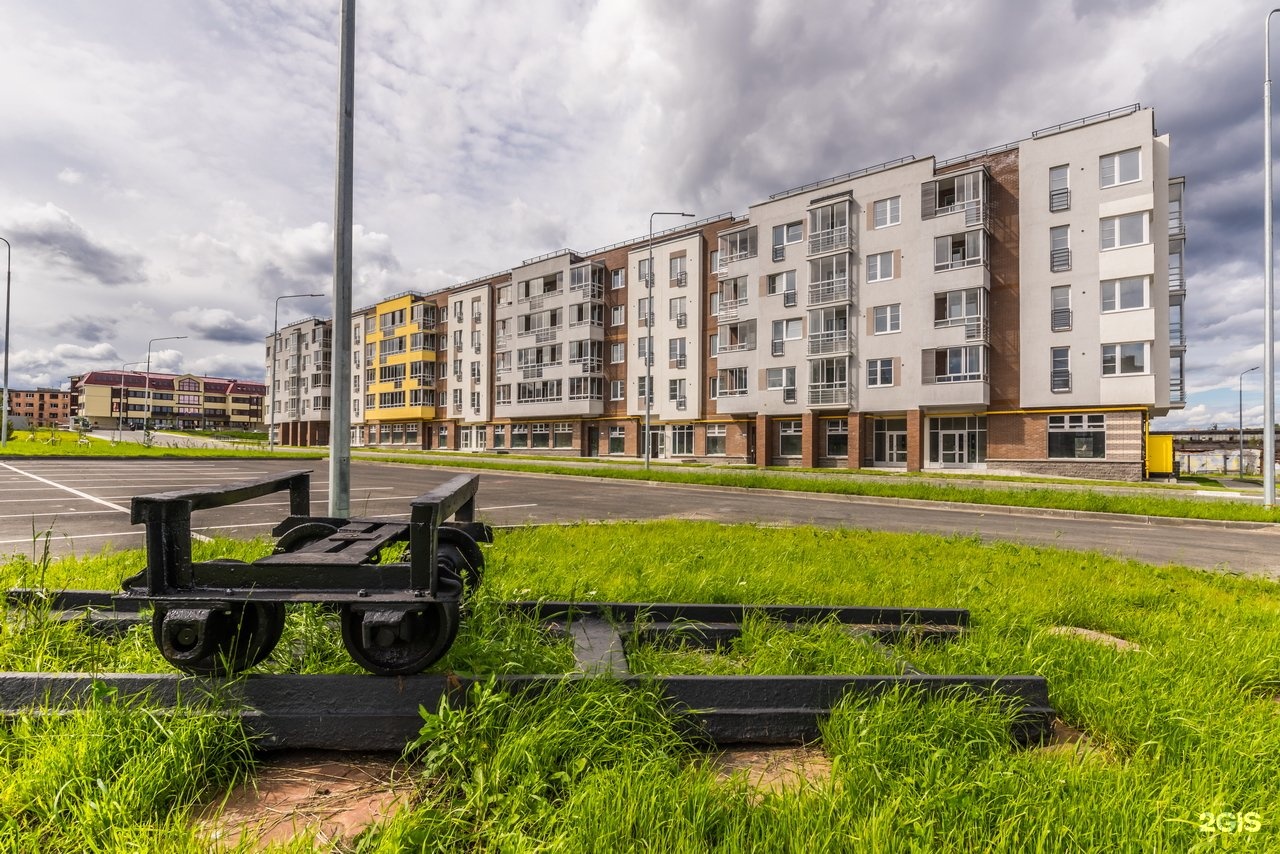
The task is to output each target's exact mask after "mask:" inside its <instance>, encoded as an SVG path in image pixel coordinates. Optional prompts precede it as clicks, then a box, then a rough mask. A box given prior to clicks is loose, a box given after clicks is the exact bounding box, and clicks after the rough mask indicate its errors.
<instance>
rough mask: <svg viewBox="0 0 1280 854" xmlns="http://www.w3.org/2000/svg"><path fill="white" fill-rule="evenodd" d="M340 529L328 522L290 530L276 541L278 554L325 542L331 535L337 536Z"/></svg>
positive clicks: (314, 523) (305, 523)
mask: <svg viewBox="0 0 1280 854" xmlns="http://www.w3.org/2000/svg"><path fill="white" fill-rule="evenodd" d="M337 532H338V529H337V528H336V527H334V526H333V525H330V524H329V523H328V522H303V523H302V524H301V525H298V526H297V527H296V528H290V529H289V530H287V531H285V532H284V536H282V537H281V538H280V539H278V540H276V550H275V553H276V554H282V553H284V552H296V551H297V550H298V549H300V548H302V547H303V546H307V545H310V544H311V543H314V542H316V541H317V540H323V539H324V538H325V537H328V536H329V535H330V534H336V533H337Z"/></svg>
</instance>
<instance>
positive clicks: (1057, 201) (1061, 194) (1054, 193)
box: [1049, 187, 1071, 213]
mask: <svg viewBox="0 0 1280 854" xmlns="http://www.w3.org/2000/svg"><path fill="white" fill-rule="evenodd" d="M1070 209H1071V191H1070V190H1068V189H1067V188H1066V187H1062V188H1060V189H1057V190H1050V191H1049V211H1050V212H1051V213H1057V212H1059V211H1065V210H1070Z"/></svg>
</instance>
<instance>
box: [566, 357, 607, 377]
mask: <svg viewBox="0 0 1280 854" xmlns="http://www.w3.org/2000/svg"><path fill="white" fill-rule="evenodd" d="M570 361H577V362H579V363H580V364H581V365H582V372H583V373H584V374H598V373H600V372H602V371H603V370H604V359H577V360H573V359H571V360H570Z"/></svg>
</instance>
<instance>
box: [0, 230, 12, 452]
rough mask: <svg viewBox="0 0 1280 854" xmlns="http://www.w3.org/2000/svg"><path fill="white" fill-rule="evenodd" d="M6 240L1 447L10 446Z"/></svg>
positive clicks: (9, 259) (8, 262)
mask: <svg viewBox="0 0 1280 854" xmlns="http://www.w3.org/2000/svg"><path fill="white" fill-rule="evenodd" d="M0 240H4V248H5V253H4V392H3V396H2V397H0V448H7V447H9V278H10V275H11V273H12V266H13V263H12V262H13V247H12V246H10V245H9V241H7V240H5V239H4V238H3V237H0Z"/></svg>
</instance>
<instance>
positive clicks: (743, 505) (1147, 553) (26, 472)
mask: <svg viewBox="0 0 1280 854" xmlns="http://www.w3.org/2000/svg"><path fill="white" fill-rule="evenodd" d="M302 468H307V469H311V470H312V471H313V474H312V512H313V513H315V514H317V515H325V514H326V513H327V507H326V502H327V499H326V495H327V481H328V469H327V463H325V462H323V461H300V460H289V459H282V460H197V459H192V460H76V459H34V458H26V459H10V460H5V461H0V554H12V553H15V552H16V553H27V554H30V553H31V552H32V550H33V538H34V537H33V535H34V534H42V533H44V532H48V533H49V535H50V537H49V543H50V550H51V552H52V553H53V554H54V555H64V554H72V553H76V554H85V553H90V552H96V551H98V550H99V549H101V548H102V547H104V546H106V545H111V546H114V547H117V548H127V547H137V546H140V545H141V544H142V529H141V527H134V526H131V525H130V524H129V503H130V499H131V498H132V497H133V496H134V495H142V494H148V493H156V492H166V491H170V490H175V489H190V488H193V487H198V486H216V485H222V484H227V483H232V482H235V481H237V480H245V479H249V478H257V477H262V476H266V475H269V474H273V473H279V472H283V471H290V470H297V469H302ZM461 471H462V470H450V469H441V468H431V467H425V466H407V465H393V464H386V463H373V462H364V461H359V460H356V461H353V463H352V466H351V510H352V514H353V515H356V516H362V515H367V516H384V517H386V516H390V517H405V518H407V517H408V514H409V501H410V500H411V499H412V498H413V497H415V496H418V495H421V494H422V493H424V492H427V491H429V490H430V489H431V488H432V487H433V486H435V485H437V484H440V483H443V482H444V481H446V480H448V479H449V478H451V477H454V476H456V475H457V474H459V473H460V472H461ZM477 507H478V509H479V514H480V516H481V518H483V519H484V520H485V521H487V522H489V523H491V524H493V525H520V524H540V523H561V522H575V521H585V520H591V521H598V520H622V519H689V520H709V521H716V522H752V523H762V524H813V525H819V526H823V527H859V528H869V529H873V530H882V531H918V532H927V533H936V534H966V535H967V534H973V535H977V536H979V537H981V538H982V539H984V540H1010V541H1014V542H1020V543H1030V544H1039V545H1052V546H1059V547H1064V548H1071V549H1081V550H1098V551H1102V552H1105V553H1109V554H1114V555H1119V556H1126V557H1133V558H1136V559H1139V560H1143V561H1147V562H1150V563H1157V564H1163V563H1172V564H1183V565H1187V566H1195V567H1202V568H1206V569H1225V570H1230V571H1234V572H1240V573H1245V574H1260V575H1266V576H1269V577H1272V578H1277V579H1280V526H1267V527H1263V528H1260V529H1256V530H1246V529H1240V528H1224V527H1222V526H1218V525H1212V524H1203V523H1196V522H1191V521H1187V522H1181V523H1177V524H1161V525H1148V524H1145V523H1142V522H1140V521H1136V520H1130V519H1129V518H1127V517H1123V516H1117V517H1116V518H1115V520H1114V521H1113V520H1111V519H1108V518H1101V519H1100V518H1087V519H1078V518H1068V517H1063V516H1051V515H1047V514H1042V513H1037V512H1035V511H1017V510H1007V509H1004V508H1000V509H997V508H976V507H975V508H965V507H960V508H957V507H953V506H946V505H936V504H929V503H927V502H895V501H885V500H882V499H863V498H857V497H845V496H833V495H814V494H804V493H780V492H769V493H764V492H760V491H748V490H742V489H732V488H721V487H704V486H690V485H681V484H656V483H654V484H645V483H637V482H634V481H619V480H604V479H591V478H576V477H574V478H570V477H558V476H554V475H539V474H524V473H515V472H492V471H489V472H484V473H483V474H482V475H481V479H480V491H479V494H478V498H477ZM287 513H288V499H287V495H284V494H278V495H274V496H268V497H265V498H262V499H259V500H256V501H253V502H249V503H246V504H242V505H236V506H233V507H226V508H221V509H217V510H209V511H202V512H201V513H199V514H197V516H196V517H195V519H194V530H195V531H197V532H199V533H202V534H205V535H212V534H226V535H230V536H254V535H258V534H265V533H268V532H269V531H270V529H271V527H272V526H273V525H274V524H275V523H276V522H278V521H279V520H280V519H281V518H283V517H284V516H285V515H286V514H287Z"/></svg>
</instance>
